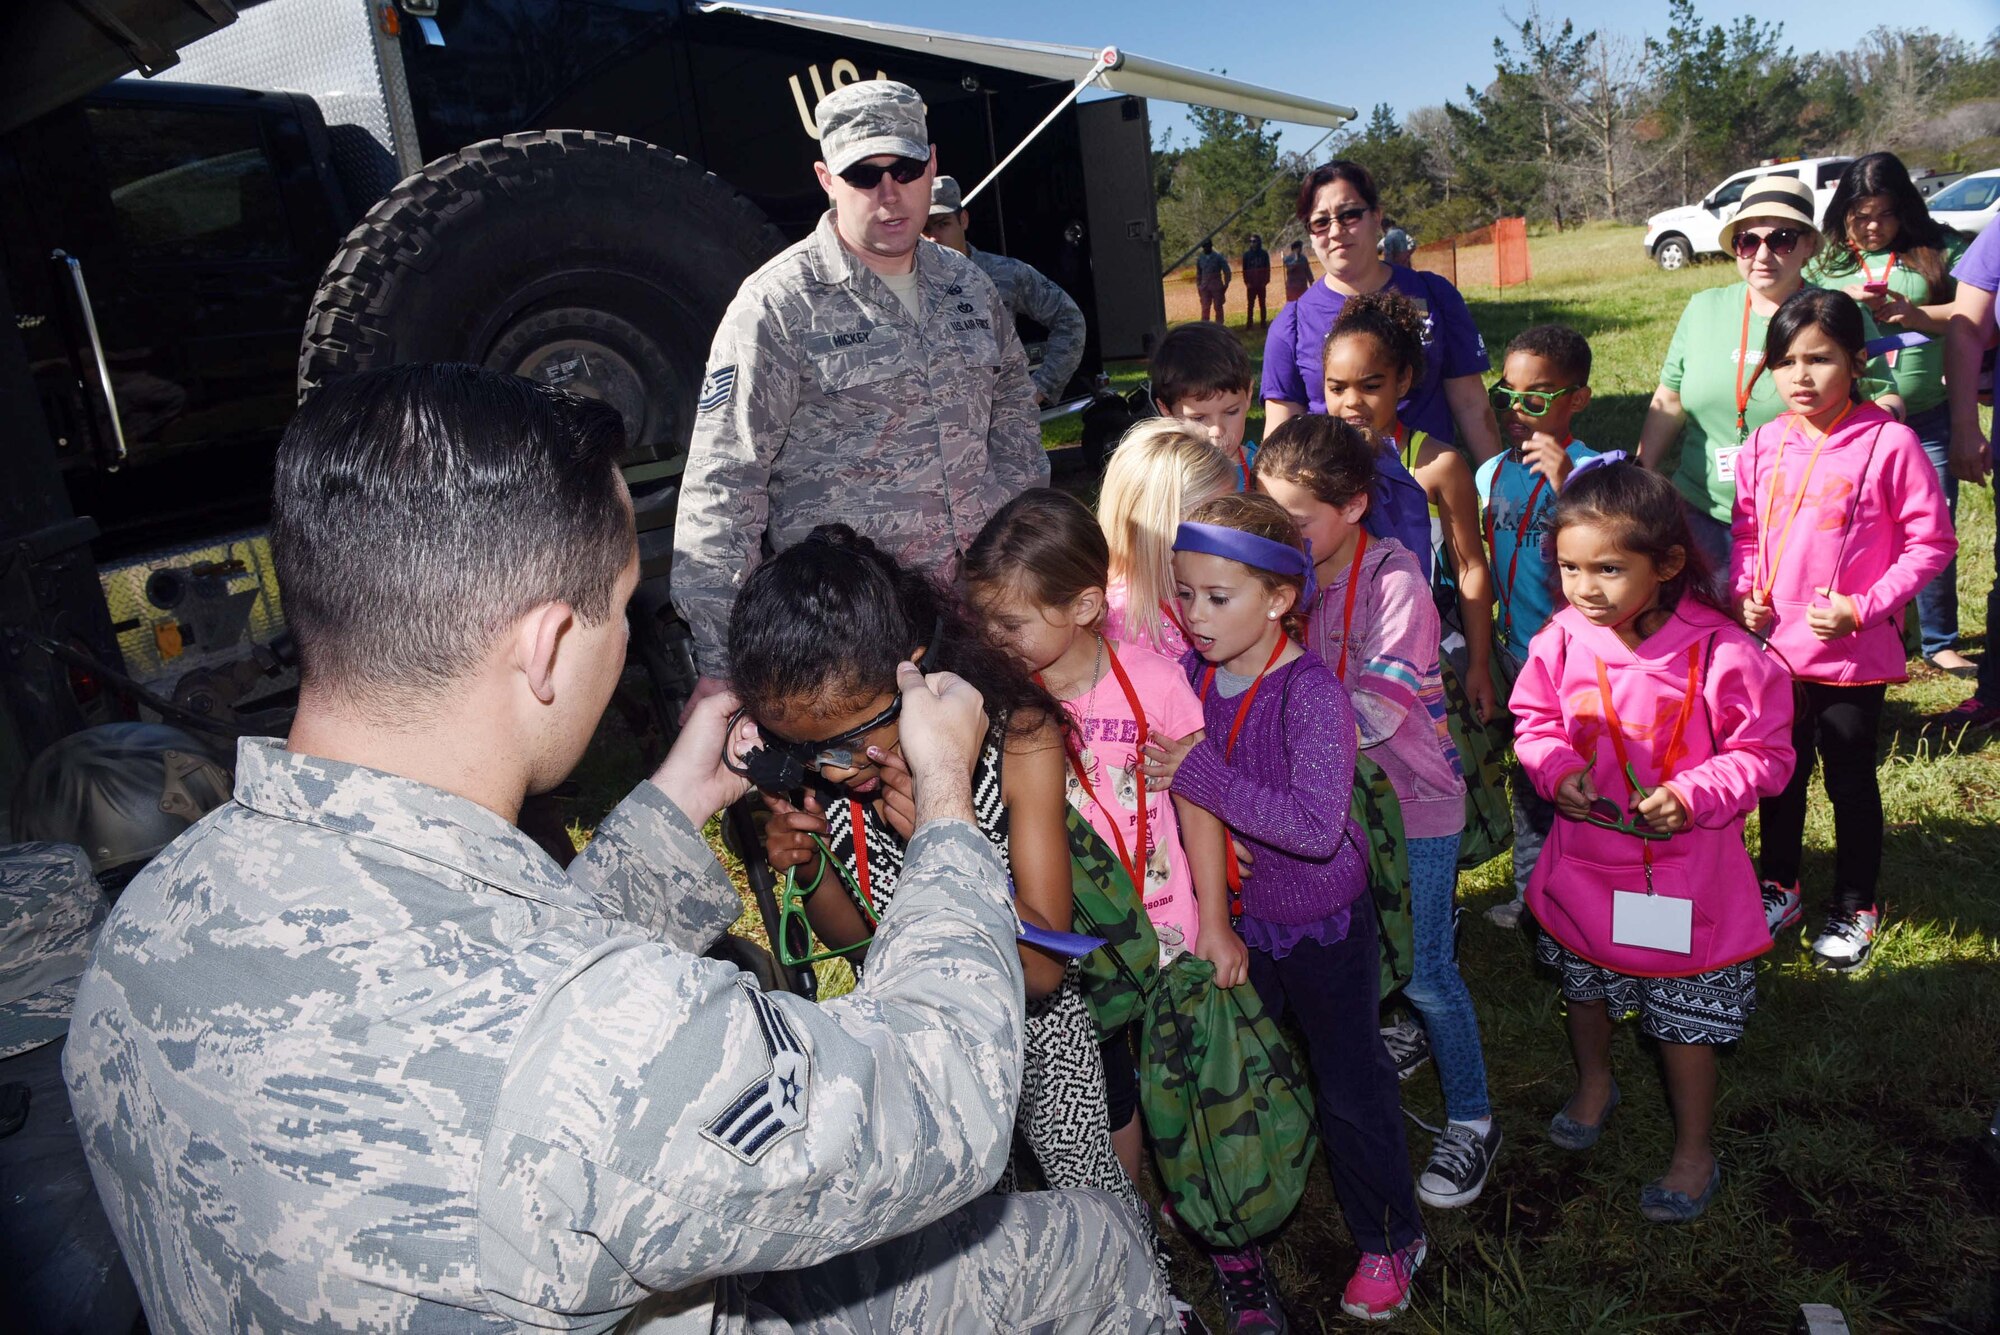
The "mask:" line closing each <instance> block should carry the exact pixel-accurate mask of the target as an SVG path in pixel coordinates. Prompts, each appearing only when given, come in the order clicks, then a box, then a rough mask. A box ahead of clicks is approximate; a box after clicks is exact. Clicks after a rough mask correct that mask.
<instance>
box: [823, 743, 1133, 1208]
mask: <svg viewBox="0 0 2000 1335" xmlns="http://www.w3.org/2000/svg"><path fill="white" fill-rule="evenodd" d="M1003 746H1004V737H1003V735H1002V725H999V724H995V725H994V727H993V729H992V731H991V732H989V733H988V734H987V738H986V747H985V749H984V750H983V751H981V752H980V755H979V763H978V764H977V765H975V766H974V767H973V771H972V811H973V817H974V819H975V820H976V821H977V822H978V825H979V829H980V832H981V833H983V834H984V835H985V836H986V837H987V838H988V839H989V840H991V841H992V843H993V847H994V848H996V849H997V850H999V853H1000V861H1001V863H1002V865H1004V866H1006V867H1007V868H1008V872H1009V874H1010V875H1011V874H1012V871H1013V861H1012V859H1011V858H1010V856H1009V853H1008V847H1007V828H1008V826H1007V806H1006V803H1005V801H1004V799H1003V797H1002V795H1001V786H1000V767H1001V761H1002V758H1003V755H1004V750H1003ZM857 805H858V806H859V807H860V810H861V811H862V813H863V815H862V819H863V821H864V822H865V823H866V828H865V834H866V840H867V846H868V894H869V898H870V900H871V901H873V906H874V909H875V913H876V916H878V917H879V916H881V914H882V913H883V912H885V911H886V910H887V909H888V906H889V901H890V900H891V899H892V898H893V897H894V895H895V892H896V880H897V878H898V877H899V876H900V875H901V873H902V870H903V852H904V846H903V841H902V839H901V838H900V837H899V836H898V835H897V834H896V832H895V831H894V830H893V829H891V828H890V827H889V824H888V822H887V821H885V820H883V819H882V817H881V816H880V815H879V814H878V813H877V812H876V810H875V808H874V807H873V806H872V805H867V804H857V803H854V802H835V803H834V804H833V805H832V806H831V807H830V808H829V809H828V811H827V814H826V818H827V825H828V826H829V829H828V832H827V847H829V848H831V849H832V850H833V854H834V856H835V857H837V858H839V859H840V861H841V863H842V865H844V866H845V867H846V868H847V873H848V875H849V877H850V878H852V882H853V883H854V884H856V885H859V884H860V883H861V877H860V872H859V869H858V867H857V866H856V863H855V856H854V829H853V824H852V817H851V815H850V813H851V812H852V811H853V810H854V809H855V808H856V807H857ZM1060 925H1062V926H1067V924H1060ZM1015 1134H1016V1136H1017V1137H1018V1139H1019V1141H1020V1142H1021V1143H1023V1144H1025V1145H1026V1147H1027V1149H1028V1151H1029V1153H1030V1154H1032V1155H1033V1156H1034V1160H1035V1164H1036V1166H1037V1167H1039V1168H1040V1169H1041V1173H1042V1179H1043V1180H1044V1181H1045V1182H1047V1183H1048V1184H1049V1186H1051V1187H1055V1188H1059V1189H1060V1188H1073V1187H1094V1188H1096V1189H1098V1190H1099V1191H1108V1192H1111V1193H1113V1194H1114V1195H1116V1196H1118V1197H1119V1199H1121V1200H1123V1201H1124V1202H1125V1203H1126V1204H1127V1205H1129V1206H1131V1207H1132V1210H1133V1211H1134V1213H1135V1214H1137V1215H1138V1217H1139V1218H1140V1220H1142V1221H1148V1220H1149V1215H1148V1213H1147V1211H1146V1208H1145V1205H1144V1204H1143V1203H1142V1202H1141V1201H1140V1199H1139V1192H1138V1189H1137V1188H1136V1187H1134V1186H1133V1185H1132V1179H1130V1178H1129V1177H1127V1176H1125V1169H1124V1167H1123V1165H1121V1164H1120V1163H1119V1162H1118V1156H1117V1153H1116V1152H1115V1151H1114V1150H1113V1149H1112V1147H1111V1125H1110V1113H1109V1111H1108V1109H1107V1108H1106V1106H1105V1098H1104V1062H1103V1058H1102V1056H1101V1054H1100V1052H1099V1049H1098V1045H1097V1029H1096V1026H1095V1025H1094V1024H1093V1023H1092V1021H1091V1018H1090V1011H1089V1009H1088V1008H1087V1007H1086V1006H1085V1004H1084V1000H1083V993H1082V991H1080V990H1079V989H1078V987H1077V966H1076V965H1075V964H1074V963H1073V962H1072V963H1071V965H1070V966H1069V968H1068V969H1067V970H1066V971H1065V974H1064V977H1063V983H1062V986H1061V987H1059V988H1057V989H1056V990H1055V991H1054V992H1052V993H1050V994H1049V995H1048V996H1046V997H1044V998H1042V999H1041V1000H1039V1001H1031V1002H1029V1003H1028V1032H1027V1043H1026V1052H1025V1054H1024V1064H1023V1071H1022V1081H1021V1108H1020V1115H1019V1117H1018V1118H1017V1119H1016V1122H1015ZM1015 1176H1016V1175H1015V1174H1014V1173H1013V1172H1012V1171H1011V1170H1010V1171H1009V1172H1008V1174H1007V1178H1006V1179H1005V1180H1006V1181H1010V1182H1011V1181H1012V1180H1013V1179H1014V1177H1015Z"/></svg>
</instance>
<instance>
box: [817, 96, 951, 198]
mask: <svg viewBox="0 0 2000 1335" xmlns="http://www.w3.org/2000/svg"><path fill="white" fill-rule="evenodd" d="M813 121H814V123H815V124H817V125H818V126H819V153H820V160H821V161H823V162H825V163H826V169H827V170H828V171H830V172H832V173H833V174H834V175H836V176H838V175H839V174H840V173H842V172H844V171H846V170H847V169H848V168H849V167H852V166H853V165H854V164H855V163H857V162H859V161H861V160H862V159H863V158H872V157H875V156H877V155H878V154H882V153H894V154H895V155H896V156H897V157H903V158H920V159H925V160H928V159H929V157H930V155H931V137H930V131H929V130H928V129H926V128H925V126H924V100H923V99H922V98H921V97H919V96H917V90H916V89H914V88H912V87H910V86H909V85H908V84H906V83H897V82H895V81H894V80H893V79H864V80H862V81H861V82H860V83H851V84H848V85H847V86H846V87H845V88H836V89H834V90H833V91H832V92H831V93H828V94H827V95H826V96H825V97H823V98H821V99H820V100H819V106H818V108H817V109H816V110H814V112H813Z"/></svg>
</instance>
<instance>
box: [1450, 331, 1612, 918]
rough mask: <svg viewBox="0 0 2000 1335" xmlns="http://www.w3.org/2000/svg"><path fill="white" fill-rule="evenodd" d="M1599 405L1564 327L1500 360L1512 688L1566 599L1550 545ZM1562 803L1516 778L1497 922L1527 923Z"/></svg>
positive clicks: (1503, 661) (1505, 632) (1506, 654)
mask: <svg viewBox="0 0 2000 1335" xmlns="http://www.w3.org/2000/svg"><path fill="white" fill-rule="evenodd" d="M1589 403H1590V344H1589V342H1588V341H1587V340H1585V338H1584V337H1583V335H1582V334H1579V333H1577V332H1576V331H1575V330H1574V329H1570V328H1568V327H1566V326H1563V325H1557V324H1544V325H1536V326H1535V327H1534V328H1532V329H1528V330H1524V331H1523V332H1521V333H1520V334H1518V335H1516V336H1515V338H1514V341H1513V342H1511V343H1509V344H1508V345H1507V351H1506V354H1505V356H1504V357H1503V358H1502V359H1501V363H1500V381H1499V383H1498V384H1496V385H1494V386H1493V410H1494V413H1495V415H1496V416H1498V417H1499V419H1500V430H1501V434H1502V435H1504V436H1505V437H1506V439H1507V441H1508V448H1507V450H1506V451H1505V452H1504V453H1501V454H1498V455H1495V456H1494V457H1493V458H1491V459H1488V460H1487V461H1486V462H1485V463H1484V464H1481V465H1480V467H1479V471H1478V472H1477V473H1475V474H1474V475H1473V483H1474V485H1475V486H1476V487H1477V488H1478V491H1479V512H1480V518H1481V521H1482V523H1483V524H1484V527H1485V529H1486V547H1487V552H1486V556H1487V560H1488V562H1489V563H1490V566H1491V569H1492V571H1493V594H1494V597H1493V605H1494V613H1495V615H1496V616H1497V617H1498V618H1499V622H1500V624H1499V626H1498V627H1497V628H1496V633H1495V635H1494V637H1493V642H1494V644H1495V646H1496V647H1497V648H1498V649H1499V651H1500V652H1499V653H1497V654H1495V655H1494V662H1495V665H1496V666H1501V665H1504V667H1503V668H1502V670H1503V671H1504V672H1505V674H1506V680H1505V681H1504V682H1502V683H1501V685H1502V686H1503V687H1511V686H1512V684H1513V680H1514V678H1515V676H1516V675H1517V674H1518V673H1519V672H1520V670H1521V667H1522V665H1523V664H1524V663H1526V662H1527V661H1528V641H1530V640H1532V639H1534V637H1535V635H1536V633H1537V632H1538V631H1540V630H1541V628H1542V627H1543V626H1545V625H1547V624H1548V621H1549V618H1550V617H1551V616H1553V615H1555V609H1556V606H1557V595H1556V572H1555V555H1554V553H1553V552H1551V551H1550V550H1549V548H1548V544H1547V542H1546V537H1547V533H1548V517H1549V510H1550V508H1551V507H1553V506H1554V505H1555V501H1556V496H1557V495H1558V494H1559V493H1560V492H1561V491H1562V488H1563V483H1564V482H1566V481H1567V480H1568V479H1569V475H1570V472H1571V470H1572V469H1574V468H1575V467H1576V465H1577V464H1579V463H1581V462H1583V461H1584V460H1585V459H1588V458H1590V457H1591V456H1593V455H1595V454H1596V453H1597V451H1596V450H1593V449H1591V448H1590V447H1589V446H1588V445H1585V444H1583V443H1582V442H1581V441H1578V440H1577V439H1576V438H1575V436H1574V435H1573V433H1572V431H1571V426H1570V424H1571V422H1572V421H1573V419H1574V418H1575V417H1576V415H1577V414H1578V413H1580V412H1582V411H1583V410H1584V408H1585V407H1586V406H1587V405H1588V404H1589ZM1554 818H1555V807H1554V806H1553V805H1551V804H1550V803H1548V802H1545V801H1543V800H1542V799H1541V797H1540V796H1539V795H1537V794H1536V793H1535V792H1534V790H1533V789H1532V788H1531V787H1530V786H1529V785H1528V784H1527V783H1526V782H1524V781H1523V780H1522V779H1521V778H1520V777H1519V776H1516V778H1515V782H1514V898H1513V899H1512V900H1511V901H1510V902H1508V903H1505V904H1496V905H1494V906H1493V907H1492V908H1490V909H1488V910H1487V911H1486V916H1487V918H1488V920H1490V921H1491V922H1493V923H1495V924H1497V925H1499V926H1502V927H1513V926H1516V925H1518V924H1519V923H1520V921H1521V909H1522V895H1523V894H1524V893H1525V892H1526V890H1527V888H1528V875H1529V873H1530V872H1532V871H1534V869H1535V861H1536V859H1537V858H1539V857H1540V856H1541V852H1542V841H1543V840H1544V839H1546V838H1547V837H1548V833H1549V826H1550V823H1551V821H1553V819H1554Z"/></svg>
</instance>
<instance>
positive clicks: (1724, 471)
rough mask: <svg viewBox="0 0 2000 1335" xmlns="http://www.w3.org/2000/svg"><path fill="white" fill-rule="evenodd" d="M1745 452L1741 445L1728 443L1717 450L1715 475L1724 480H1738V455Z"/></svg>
mask: <svg viewBox="0 0 2000 1335" xmlns="http://www.w3.org/2000/svg"><path fill="white" fill-rule="evenodd" d="M1741 453H1743V447H1742V446H1741V445H1726V446H1724V447H1723V448H1722V449H1719V450H1717V451H1716V452H1715V475H1716V477H1718V478H1720V479H1721V480H1722V481H1724V482H1734V481H1735V480H1736V456H1737V455H1739V454H1741Z"/></svg>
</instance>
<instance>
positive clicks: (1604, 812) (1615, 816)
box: [1584, 760, 1674, 840]
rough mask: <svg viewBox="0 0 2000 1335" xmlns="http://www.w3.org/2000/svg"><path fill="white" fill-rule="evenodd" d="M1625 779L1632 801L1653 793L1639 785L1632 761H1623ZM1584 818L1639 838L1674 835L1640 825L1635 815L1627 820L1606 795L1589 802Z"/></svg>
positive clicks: (1661, 837) (1659, 837)
mask: <svg viewBox="0 0 2000 1335" xmlns="http://www.w3.org/2000/svg"><path fill="white" fill-rule="evenodd" d="M1625 780H1626V782H1628V783H1630V784H1631V785H1632V799H1633V801H1635V802H1637V801H1641V800H1643V799H1645V798H1648V797H1651V796H1652V795H1653V794H1652V790H1651V789H1647V788H1641V787H1640V786H1639V775H1638V773H1637V772H1636V771H1635V770H1633V768H1632V762H1631V761H1629V760H1628V761H1626V762H1625ZM1584 820H1585V821H1586V822H1587V823H1588V824H1591V825H1595V826H1597V827H1598V828H1599V829H1601V830H1616V831H1618V833H1620V834H1629V835H1635V836H1637V837H1638V838H1640V839H1652V840H1663V839H1671V838H1673V837H1674V836H1673V835H1672V834H1670V833H1663V832H1662V831H1659V830H1655V829H1653V828H1651V827H1650V826H1646V825H1641V824H1640V823H1639V820H1638V818H1637V817H1636V816H1635V817H1633V818H1632V819H1630V820H1627V819H1626V813H1625V812H1624V811H1623V810H1621V809H1620V808H1619V806H1618V804H1617V803H1616V802H1614V801H1612V800H1611V799H1610V798H1608V797H1600V798H1598V799H1597V800H1596V801H1595V802H1592V803H1591V804H1590V814H1589V815H1588V816H1585V817H1584Z"/></svg>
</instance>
